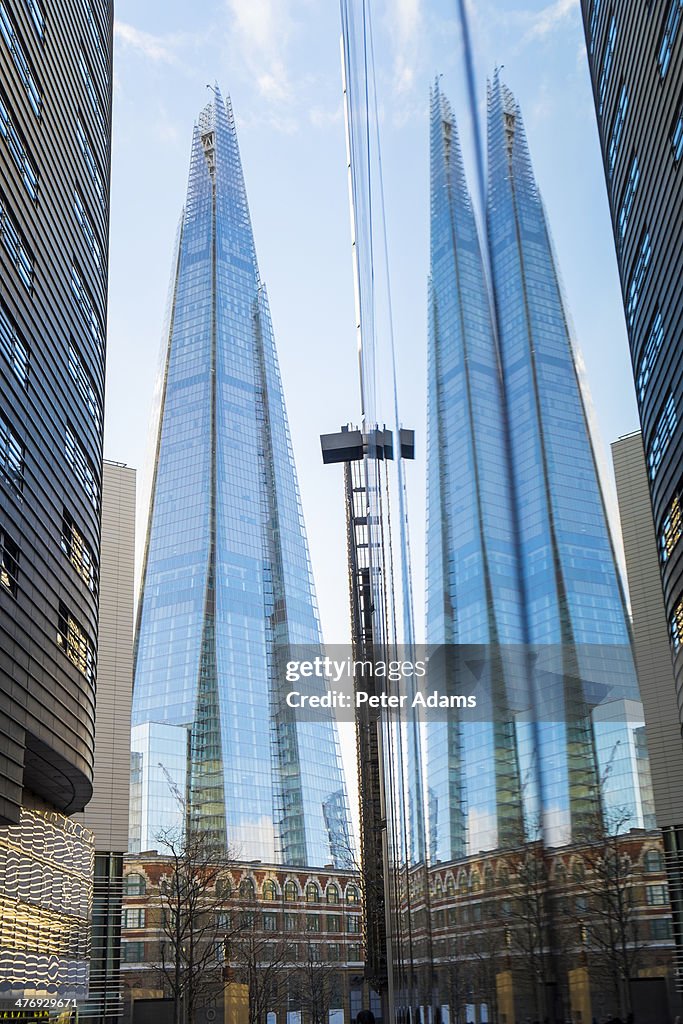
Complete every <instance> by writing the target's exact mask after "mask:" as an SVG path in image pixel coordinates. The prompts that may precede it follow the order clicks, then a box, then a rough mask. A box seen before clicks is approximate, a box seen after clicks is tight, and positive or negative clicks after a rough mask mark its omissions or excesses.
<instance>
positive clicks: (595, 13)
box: [589, 0, 600, 53]
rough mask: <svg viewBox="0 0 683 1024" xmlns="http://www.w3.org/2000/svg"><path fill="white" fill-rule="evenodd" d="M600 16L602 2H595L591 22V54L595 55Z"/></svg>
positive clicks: (595, 0) (598, 0)
mask: <svg viewBox="0 0 683 1024" xmlns="http://www.w3.org/2000/svg"><path fill="white" fill-rule="evenodd" d="M599 16H600V0H593V9H592V10H591V20H590V29H589V31H590V52H591V53H593V50H594V49H595V31H596V29H597V27H598V18H599Z"/></svg>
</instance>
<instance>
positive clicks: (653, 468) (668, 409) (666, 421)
mask: <svg viewBox="0 0 683 1024" xmlns="http://www.w3.org/2000/svg"><path fill="white" fill-rule="evenodd" d="M677 423H678V415H677V413H676V403H675V401H674V396H673V395H669V397H668V398H667V400H666V405H665V406H664V409H663V410H662V413H661V415H660V417H659V419H658V420H657V426H656V427H655V432H654V435H653V438H652V441H651V443H650V450H649V452H648V457H647V468H648V473H649V475H650V480H654V478H655V474H656V473H657V470H658V468H659V465H660V463H661V461H662V459H663V458H664V453H665V451H666V449H667V448H668V447H669V443H670V441H671V438H672V437H673V434H674V431H675V429H676V424H677Z"/></svg>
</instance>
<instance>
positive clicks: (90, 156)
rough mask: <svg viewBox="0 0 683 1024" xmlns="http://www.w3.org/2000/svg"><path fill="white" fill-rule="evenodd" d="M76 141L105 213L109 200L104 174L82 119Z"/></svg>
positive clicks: (77, 130) (78, 122) (77, 122)
mask: <svg viewBox="0 0 683 1024" xmlns="http://www.w3.org/2000/svg"><path fill="white" fill-rule="evenodd" d="M76 139H77V141H78V148H79V149H80V151H81V153H82V154H83V159H84V160H85V165H86V167H87V168H88V174H89V175H90V180H91V181H92V183H93V185H94V187H95V192H96V194H97V198H98V199H99V201H100V206H101V207H102V210H103V211H104V208H105V204H106V198H107V197H106V192H105V190H104V179H103V177H102V172H101V171H100V168H99V164H98V163H97V157H96V156H95V151H94V149H93V148H92V143H91V142H90V139H89V138H88V134H87V132H86V130H85V128H84V127H83V122H82V121H81V119H80V117H79V118H78V119H77V121H76Z"/></svg>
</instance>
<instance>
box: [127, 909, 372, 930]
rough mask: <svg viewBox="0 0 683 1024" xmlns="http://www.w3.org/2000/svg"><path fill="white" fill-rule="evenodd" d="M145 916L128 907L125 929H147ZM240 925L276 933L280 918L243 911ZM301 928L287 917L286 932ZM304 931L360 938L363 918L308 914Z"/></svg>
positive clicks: (225, 925)
mask: <svg viewBox="0 0 683 1024" xmlns="http://www.w3.org/2000/svg"><path fill="white" fill-rule="evenodd" d="M162 913H163V914H164V917H165V916H166V913H167V911H166V910H165V909H164V910H163V911H162ZM146 916H147V912H146V910H145V908H144V907H127V908H126V909H125V910H124V912H123V927H124V928H144V927H145V923H146ZM238 924H239V926H241V927H242V928H256V927H261V928H262V930H263V931H264V932H277V931H279V930H280V915H279V914H275V913H269V912H267V911H266V912H264V913H263V914H260V915H259V914H255V913H254V912H252V911H248V910H243V911H240V913H239V915H238ZM232 925H233V916H232V915H231V914H228V913H222V914H219V915H218V919H217V926H218V928H222V929H224V930H225V931H230V930H231V928H232ZM164 926H165V923H164ZM300 928H301V922H300V920H299V917H298V916H297V915H296V914H285V915H284V930H285V931H286V932H295V931H299V930H300ZM305 930H306V931H307V932H322V931H327V932H333V933H342V932H348V933H349V934H351V935H359V934H360V932H361V918H360V915H358V914H348V915H346V921H344V915H342V914H327V915H325V917H323V915H321V914H306V920H305Z"/></svg>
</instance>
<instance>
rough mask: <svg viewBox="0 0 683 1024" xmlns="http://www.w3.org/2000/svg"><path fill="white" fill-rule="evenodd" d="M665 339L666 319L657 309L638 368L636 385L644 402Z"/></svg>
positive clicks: (639, 396)
mask: <svg viewBox="0 0 683 1024" xmlns="http://www.w3.org/2000/svg"><path fill="white" fill-rule="evenodd" d="M663 341H664V321H663V320H662V314H661V313H660V312H659V310H657V312H656V313H655V318H654V320H653V322H652V327H651V328H650V333H649V334H648V337H647V342H646V344H645V350H644V352H643V357H642V359H641V360H640V369H639V370H638V380H637V381H636V387H637V389H638V398H639V399H640V401H641V402H642V401H643V399H644V398H645V388H646V387H647V385H648V381H649V380H650V377H651V376H652V371H653V369H654V365H655V361H656V359H657V353H658V352H659V350H660V348H661V347H662V342H663Z"/></svg>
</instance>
